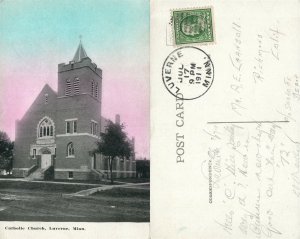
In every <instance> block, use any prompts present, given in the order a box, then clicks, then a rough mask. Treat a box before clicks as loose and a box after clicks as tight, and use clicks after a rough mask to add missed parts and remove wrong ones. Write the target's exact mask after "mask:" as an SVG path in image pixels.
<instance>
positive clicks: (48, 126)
mask: <svg viewBox="0 0 300 239" xmlns="http://www.w3.org/2000/svg"><path fill="white" fill-rule="evenodd" d="M53 135H54V123H53V121H52V120H50V119H49V118H48V117H45V118H44V119H42V120H41V121H40V123H39V125H38V137H39V138H43V137H53Z"/></svg>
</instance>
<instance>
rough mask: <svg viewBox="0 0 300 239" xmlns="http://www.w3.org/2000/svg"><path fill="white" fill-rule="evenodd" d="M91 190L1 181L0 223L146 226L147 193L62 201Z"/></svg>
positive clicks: (120, 192) (119, 192)
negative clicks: (72, 195)
mask: <svg viewBox="0 0 300 239" xmlns="http://www.w3.org/2000/svg"><path fill="white" fill-rule="evenodd" d="M88 188H92V186H86V185H60V184H45V183H30V182H12V181H0V221H69V222H72V221H74V222H149V220H150V215H149V214H150V190H147V189H146V190H145V189H144V190H142V189H133V188H115V189H111V190H107V191H103V192H98V193H96V194H93V195H90V196H86V197H70V198H65V197H62V194H64V193H73V192H78V191H80V190H84V189H88Z"/></svg>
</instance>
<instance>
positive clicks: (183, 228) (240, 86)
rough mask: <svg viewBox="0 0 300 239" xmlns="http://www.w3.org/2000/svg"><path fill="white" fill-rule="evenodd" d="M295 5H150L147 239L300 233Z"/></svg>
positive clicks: (299, 58)
mask: <svg viewBox="0 0 300 239" xmlns="http://www.w3.org/2000/svg"><path fill="white" fill-rule="evenodd" d="M299 7H300V5H299V1H256V0H254V1H231V0H230V1H165V2H162V1H158V0H157V1H156V0H153V1H152V4H151V34H150V35H151V53H150V54H151V60H150V62H151V166H152V167H151V173H152V177H151V238H172V239H175V238H178V239H179V238H180V239H183V238H189V239H221V238H222V239H226V238H228V239H229V238H232V239H241V238H251V239H253V238H282V239H283V238H284V239H285V238H289V239H298V238H300V229H299V225H300V207H299V205H300V204H299V197H300V168H299V167H300V163H299V157H300V95H299V93H300V71H299V66H300V55H299V52H300V43H299V37H300V13H299Z"/></svg>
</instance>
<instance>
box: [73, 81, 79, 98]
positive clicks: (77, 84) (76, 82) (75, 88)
mask: <svg viewBox="0 0 300 239" xmlns="http://www.w3.org/2000/svg"><path fill="white" fill-rule="evenodd" d="M79 93H80V80H79V78H78V77H75V79H74V95H79Z"/></svg>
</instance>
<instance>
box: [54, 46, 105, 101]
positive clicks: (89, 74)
mask: <svg viewBox="0 0 300 239" xmlns="http://www.w3.org/2000/svg"><path fill="white" fill-rule="evenodd" d="M57 93H58V97H59V98H61V97H76V96H78V95H83V94H85V95H90V96H91V97H93V98H94V99H95V100H96V101H99V103H101V95H102V70H101V69H100V68H98V67H97V65H96V64H95V63H93V62H92V60H91V59H90V58H89V57H88V55H87V54H86V51H85V49H84V47H83V45H82V42H81V40H80V42H79V46H78V48H77V50H76V53H75V55H74V57H73V60H71V61H69V63H68V64H65V63H61V64H59V65H58V92H57Z"/></svg>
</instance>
